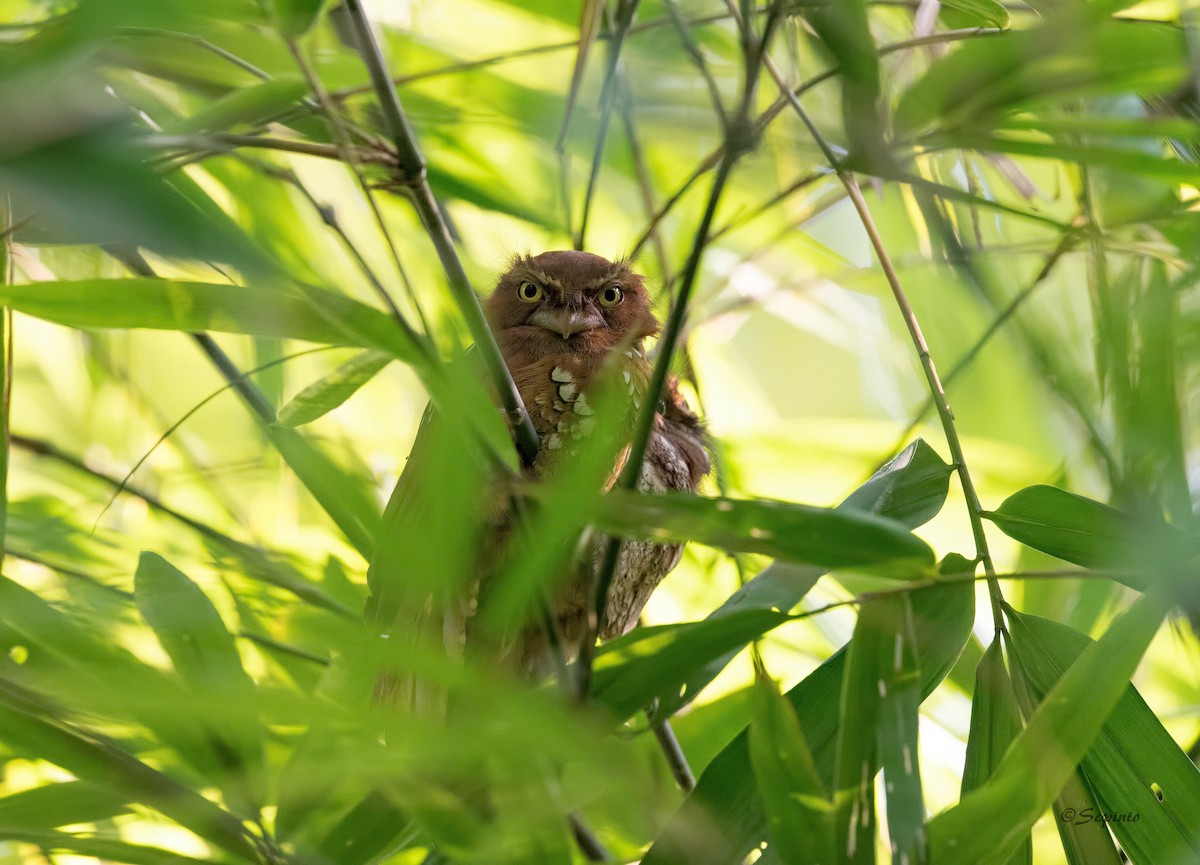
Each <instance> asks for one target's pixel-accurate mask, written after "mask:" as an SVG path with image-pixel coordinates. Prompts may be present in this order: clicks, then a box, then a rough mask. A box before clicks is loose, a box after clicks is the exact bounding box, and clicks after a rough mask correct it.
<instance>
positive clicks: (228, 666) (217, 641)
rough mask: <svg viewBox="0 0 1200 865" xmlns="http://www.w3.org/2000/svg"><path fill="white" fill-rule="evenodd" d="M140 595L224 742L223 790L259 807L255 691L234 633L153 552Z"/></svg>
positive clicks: (144, 563) (143, 567) (141, 563)
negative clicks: (225, 771)
mask: <svg viewBox="0 0 1200 865" xmlns="http://www.w3.org/2000/svg"><path fill="white" fill-rule="evenodd" d="M134 596H135V598H136V600H137V606H138V610H139V612H141V614H142V618H143V619H145V620H146V623H147V624H148V625H150V627H151V628H152V629H153V630H154V634H155V636H156V637H157V638H158V642H159V643H160V644H161V645H162V647H163V649H164V650H165V651H166V653H167V654H168V655H169V656H170V658H171V662H172V664H173V665H174V667H175V671H176V672H177V673H178V674H179V676H180V678H182V679H183V681H184V683H185V684H186V685H187V686H188V688H189V689H190V690H191V691H192V692H193V693H194V694H195V696H196V697H197V698H198V704H197V706H198V709H199V711H200V715H201V719H202V721H203V723H204V724H205V725H206V726H208V727H209V728H210V729H211V730H212V731H213V734H214V735H215V737H216V738H217V739H218V740H219V742H220V743H221V747H220V750H221V752H222V753H223V754H225V755H226V763H227V767H226V768H227V770H228V771H229V772H230V773H231V776H232V777H231V778H230V779H229V780H228V782H227V784H226V785H225V786H227V787H228V788H229V789H231V790H232V791H234V792H235V793H236V794H237V796H238V798H239V799H240V800H241V802H242V804H243V806H244V807H246V808H247V809H248V810H250V811H251V812H253V811H255V810H257V806H259V805H261V803H262V797H263V792H262V790H261V783H262V771H263V742H262V736H261V733H260V727H259V723H258V719H257V717H256V714H255V712H254V709H253V705H254V700H255V686H254V683H253V682H252V681H251V680H250V677H249V676H248V675H246V671H245V670H244V669H243V668H242V660H241V656H240V655H239V654H238V649H237V644H236V643H235V642H234V639H233V636H232V635H231V634H230V633H229V631H228V630H226V628H225V623H224V622H223V621H222V620H221V616H220V614H219V613H218V612H217V611H216V608H214V607H213V605H212V602H211V601H210V600H209V599H208V596H207V595H205V594H204V592H202V591H201V590H200V587H199V586H197V585H196V584H195V583H193V582H192V581H191V580H190V579H188V577H187V576H186V575H185V574H184V573H183V572H182V571H180V570H179V569H177V568H175V567H174V566H173V565H171V563H170V562H168V561H166V560H165V559H163V558H162V557H161V556H158V555H156V554H155V553H142V555H141V557H140V558H139V559H138V567H137V573H136V574H135V575H134ZM222 780H225V779H222Z"/></svg>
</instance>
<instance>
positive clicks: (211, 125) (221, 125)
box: [166, 78, 308, 133]
mask: <svg viewBox="0 0 1200 865" xmlns="http://www.w3.org/2000/svg"><path fill="white" fill-rule="evenodd" d="M307 92H308V85H306V84H305V83H304V82H303V81H301V80H300V79H299V78H274V79H271V80H269V81H263V82H261V83H259V84H254V85H252V86H250V87H245V88H242V89H241V90H235V91H233V92H232V93H230V94H228V95H227V96H223V97H221V98H220V99H218V100H216V101H215V102H213V103H212V104H211V105H208V106H207V107H205V108H204V109H203V110H201V111H197V112H196V113H195V114H192V115H190V116H188V117H185V118H183V119H182V120H180V121H179V122H178V123H175V124H173V125H171V126H170V127H168V128H167V130H166V131H168V132H175V133H182V132H223V131H225V130H227V129H231V128H233V127H235V126H238V125H244V124H254V123H256V122H258V121H263V120H268V119H271V118H273V117H275V116H276V115H278V114H279V113H280V111H282V110H283V109H285V108H288V107H289V106H292V105H295V104H296V102H297V101H298V100H299V99H300V97H301V96H303V95H304V94H305V93H307Z"/></svg>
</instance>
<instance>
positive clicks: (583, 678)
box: [576, 0, 782, 700]
mask: <svg viewBox="0 0 1200 865" xmlns="http://www.w3.org/2000/svg"><path fill="white" fill-rule="evenodd" d="M781 6H782V0H780V2H778V3H776V4H775V5H774V6H773V7H772V11H771V13H769V14H768V16H767V23H766V26H765V27H764V29H763V34H762V36H761V37H759V38H758V40H757V42H756V43H755V44H753V45H751V46H748V47H747V55H746V58H745V60H746V69H745V73H744V74H745V80H744V82H743V86H742V94H741V99H740V102H739V105H738V108H737V113H736V115H735V116H733V117H732V118H730V119H728V120H727V121H726V122H725V123H724V124H723V126H724V128H725V129H726V137H725V142H726V143H725V146H724V147H723V148H722V157H721V161H720V164H719V165H718V166H717V171H716V174H715V175H714V177H713V183H712V187H711V188H710V189H709V194H708V202H707V204H706V205H705V207H704V213H703V215H702V216H701V218H700V224H699V226H698V227H697V229H696V234H695V239H694V240H693V243H692V249H691V253H690V254H689V255H688V260H687V264H686V265H685V266H684V269H683V275H682V277H681V279H680V283H679V293H678V295H677V296H676V297H675V302H674V306H673V307H672V309H671V314H670V316H669V317H668V318H667V326H666V327H665V328H664V329H663V334H662V336H661V337H660V338H659V342H658V347H657V351H658V358H657V360H656V361H655V364H654V369H653V371H652V372H651V375H650V382H649V384H648V385H647V388H646V394H645V398H644V399H643V402H642V408H641V410H640V411H639V413H638V416H637V420H636V423H635V426H634V434H633V437H632V440H631V441H630V445H629V453H628V455H627V457H626V460H625V464H624V466H623V467H622V469H621V474H620V476H619V477H618V478H617V481H616V487H617V488H618V489H625V490H631V489H633V488H634V487H635V486H636V485H637V481H638V478H639V477H641V473H642V462H643V460H644V459H645V456H646V448H647V446H648V444H649V441H650V434H651V431H652V430H653V428H654V419H655V416H656V415H657V413H658V404H659V401H660V399H661V397H662V394H663V390H664V388H665V386H666V383H667V377H668V373H669V372H670V368H671V361H672V359H673V358H674V355H675V349H676V348H677V346H678V344H679V339H680V336H681V334H682V333H683V326H684V323H685V321H686V319H687V309H688V301H689V300H690V299H691V295H692V289H693V287H694V286H695V282H696V277H697V275H698V274H699V272H700V261H701V259H702V258H703V256H704V250H705V248H706V247H707V243H708V233H709V231H710V230H711V228H712V223H713V219H714V217H715V216H716V211H717V205H718V204H719V203H720V200H721V195H722V193H723V192H724V191H725V186H726V183H727V181H728V180H729V177H730V174H731V173H732V171H733V167H734V165H735V163H736V162H737V161H738V159H739V158H740V157H741V156H742V154H743V153H746V152H748V151H749V150H750V149H751V148H752V146H753V142H754V137H753V134H752V129H751V122H750V119H749V113H750V109H751V106H753V104H754V98H755V95H756V93H757V86H758V66H759V63H761V62H763V61H764V60H765V59H766V45H767V44H768V43H769V41H770V38H771V35H772V32H773V30H774V24H775V22H776V21H777V20H778V18H777V17H776V15H775V14H774V13H775V12H776V11H777V10H778V9H780V8H781ZM746 30H747V31H749V27H748V26H747V27H746ZM749 38H752V37H749V36H748V37H747V39H749ZM621 546H622V541H621V538H620V537H611V538H609V539H608V541H607V543H605V545H604V553H603V556H602V558H601V561H600V565H599V567H598V568H597V570H596V574H595V577H594V580H593V583H592V586H591V590H590V591H589V592H588V599H587V602H588V606H587V616H586V629H585V632H584V638H583V642H582V645H581V646H580V651H579V660H578V662H577V664H576V666H577V667H578V671H579V676H578V683H577V684H578V697H579V699H580V700H585V699H586V698H587V694H588V691H589V689H590V687H591V668H592V659H593V657H594V654H595V647H596V640H597V638H598V636H599V633H600V629H601V628H602V627H603V623H604V621H605V614H606V607H607V604H608V590H609V587H610V586H611V584H612V579H613V576H614V574H615V572H616V567H617V562H618V560H619V558H620V552H621Z"/></svg>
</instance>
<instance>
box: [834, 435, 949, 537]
mask: <svg viewBox="0 0 1200 865" xmlns="http://www.w3.org/2000/svg"><path fill="white" fill-rule="evenodd" d="M952 474H954V469H953V468H952V467H951V466H949V465H947V464H946V463H945V462H944V461H943V460H942V458H941V457H940V456H938V455H937V451H935V450H934V449H933V448H931V447H930V446H929V445H927V444H926V443H925V440H924V439H917V440H916V441H915V442H913V443H912V444H911V445H909V446H908V447H906V448H905V449H904V450H902V451H901V452H900V453H899V454H897V455H896V456H895V457H893V458H892V459H891V460H889V461H888V462H887V463H886V464H885V465H883V466H881V467H880V469H879V471H877V472H875V474H873V475H871V477H870V479H868V480H867V482H866V483H864V484H863V485H862V486H861V487H859V488H858V489H856V490H855V491H854V492H852V493H851V494H850V495H849V496H847V497H846V500H845V501H844V502H842V504H841V505H839V507H846V508H852V509H855V510H859V511H870V512H871V513H876V514H880V515H881V516H885V517H888V518H890V519H893V520H896V521H897V522H901V523H904V525H906V526H908V527H909V528H913V529H915V528H916V527H917V526H921V525H924V524H925V523H927V522H929V521H930V520H931V519H933V518H934V517H935V516H936V515H937V513H938V512H939V511H940V510H941V509H942V505H943V504H945V503H946V492H947V490H948V489H949V486H950V476H951V475H952Z"/></svg>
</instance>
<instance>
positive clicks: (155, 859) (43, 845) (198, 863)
mask: <svg viewBox="0 0 1200 865" xmlns="http://www.w3.org/2000/svg"><path fill="white" fill-rule="evenodd" d="M0 841H18V842H21V843H24V844H33V845H36V846H37V847H38V849H39V850H42V851H45V852H46V853H59V854H61V853H66V854H72V853H73V854H75V855H77V856H88V857H92V858H95V859H98V860H101V861H104V862H126V863H128V865H210V863H211V860H208V859H196V858H194V857H192V856H184V855H182V854H179V853H173V852H171V851H170V850H163V849H162V848H161V847H150V846H148V845H145V844H130V843H129V842H128V841H118V840H116V839H115V838H99V837H96V836H94V835H83V834H79V833H72V832H52V831H49V830H45V829H43V830H41V831H39V830H37V829H30V828H26V827H24V826H21V827H15V826H13V827H10V826H6V825H0Z"/></svg>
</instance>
